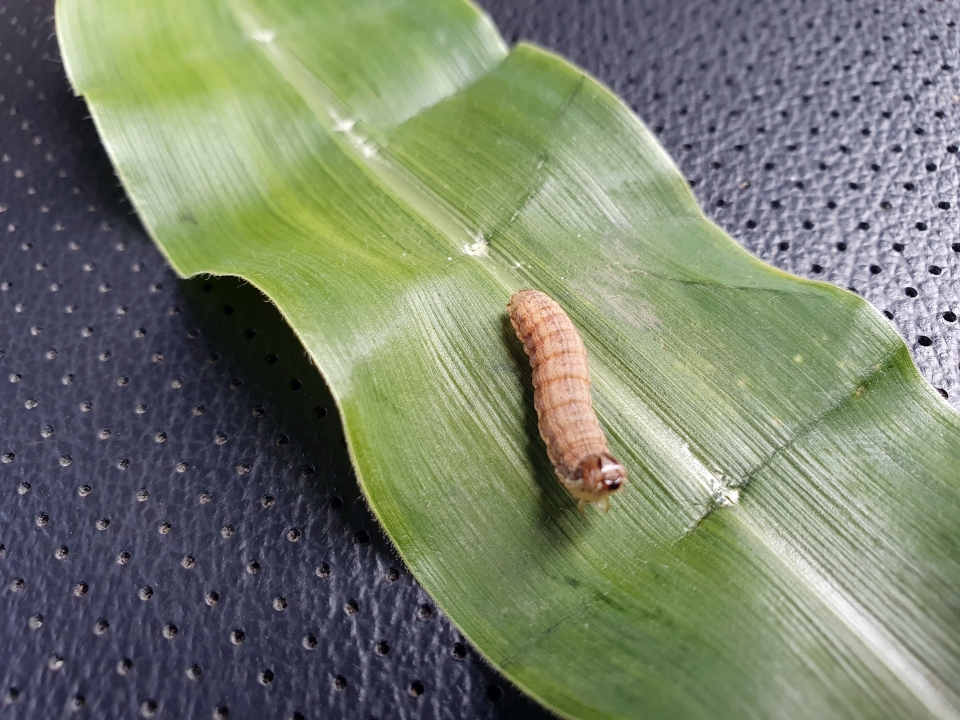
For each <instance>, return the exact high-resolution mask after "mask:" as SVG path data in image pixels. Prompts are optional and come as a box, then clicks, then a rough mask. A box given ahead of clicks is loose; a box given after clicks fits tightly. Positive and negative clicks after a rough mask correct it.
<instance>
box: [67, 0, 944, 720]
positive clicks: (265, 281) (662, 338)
mask: <svg viewBox="0 0 960 720" xmlns="http://www.w3.org/2000/svg"><path fill="white" fill-rule="evenodd" d="M57 29H58V34H59V38H60V42H61V44H62V50H63V57H64V60H65V63H66V68H67V71H68V73H69V75H70V78H71V80H72V82H73V84H74V87H75V88H76V90H77V92H78V93H81V94H83V95H84V96H85V97H86V99H87V102H88V104H89V106H90V110H91V112H92V114H93V116H94V118H95V120H96V123H97V125H98V127H99V129H100V132H101V135H102V138H103V141H104V143H105V145H106V147H107V149H108V151H109V153H110V155H111V158H112V159H113V162H114V164H115V167H116V169H117V171H118V173H119V174H120V176H121V178H122V180H123V182H124V184H125V187H126V189H127V191H128V193H129V195H130V197H131V199H132V201H133V202H134V203H135V205H136V207H137V209H138V211H139V213H140V217H141V218H142V220H143V222H144V224H145V226H146V227H147V229H148V231H149V232H150V234H151V235H152V236H153V238H154V239H155V240H156V242H157V244H158V245H159V247H160V248H161V249H162V251H163V252H164V253H165V254H166V256H167V258H168V259H169V261H170V263H171V264H172V265H173V267H174V268H175V269H176V270H177V272H179V273H180V274H181V275H183V276H190V275H195V274H198V273H213V274H225V275H236V276H240V277H242V278H245V279H246V280H248V281H250V282H251V283H253V284H254V285H256V287H258V288H260V289H261V290H262V291H263V292H264V293H265V294H266V295H268V296H269V297H270V298H271V299H272V300H273V302H275V303H276V305H277V306H278V307H279V308H280V310H281V311H282V313H283V315H284V316H285V318H286V319H287V321H288V322H289V323H290V325H291V326H292V327H293V328H294V330H295V331H296V333H297V334H298V336H299V337H300V339H301V340H302V342H303V344H304V346H305V347H306V349H307V350H308V351H309V353H310V355H311V356H312V357H313V359H314V360H315V362H316V364H317V366H318V367H319V368H320V370H321V372H322V373H323V375H324V377H325V378H326V380H327V382H328V383H329V386H330V388H331V390H332V392H333V393H334V395H335V397H336V399H337V402H338V404H339V408H340V412H341V415H342V419H343V423H344V427H345V430H346V435H347V438H348V441H349V447H350V453H351V457H352V459H353V462H354V465H355V468H356V471H357V476H358V478H359V480H360V483H361V485H362V487H363V490H364V492H365V494H366V497H367V499H368V500H369V503H370V505H371V507H372V508H373V510H374V512H375V513H376V515H377V517H378V518H379V520H380V521H381V522H382V523H383V526H384V527H385V528H386V530H387V532H388V533H389V535H390V537H391V538H392V539H393V541H394V542H395V543H396V546H397V548H398V549H399V551H400V553H401V554H402V555H403V557H404V559H405V561H406V562H407V563H408V565H409V567H410V568H411V570H412V571H413V572H414V573H415V575H416V577H417V578H418V579H419V580H420V582H421V583H422V584H423V586H424V587H425V588H426V589H427V591H428V592H430V593H431V594H432V596H433V597H434V598H435V599H436V601H437V602H438V604H439V605H440V606H441V607H442V608H443V609H444V610H445V611H446V613H447V614H448V615H449V616H450V617H451V618H452V619H453V621H454V622H455V623H456V624H457V625H458V626H459V627H460V628H461V629H462V630H463V632H464V633H465V634H466V636H467V637H469V639H470V640H471V641H472V642H473V643H474V644H475V645H476V646H477V647H478V648H479V650H480V651H481V652H482V653H483V654H484V655H485V656H486V657H487V658H488V659H489V660H490V661H491V662H492V663H493V664H494V665H496V666H497V667H498V668H499V669H500V670H501V671H502V672H503V673H504V674H506V675H507V676H508V677H509V678H510V679H511V680H513V681H514V682H515V683H517V684H518V685H519V686H520V687H522V688H523V689H525V690H526V691H527V692H529V693H530V694H532V695H533V696H535V697H536V698H538V699H539V700H540V701H541V702H543V703H545V704H546V705H548V706H549V707H551V708H553V709H555V710H556V711H558V712H560V713H562V714H564V715H568V716H576V717H584V718H612V717H642V718H671V719H672V718H678V717H682V718H818V719H820V718H866V717H869V718H893V717H909V718H960V492H958V490H960V422H958V416H957V414H956V413H955V412H954V411H953V410H952V409H951V408H950V407H949V406H947V405H946V404H945V403H944V402H942V401H941V399H940V398H939V396H938V395H937V394H936V392H935V391H933V389H932V388H931V387H929V386H928V385H927V384H926V383H925V382H924V381H923V380H922V379H921V378H920V377H919V375H918V373H917V371H916V369H915V367H914V366H913V364H912V362H911V359H910V356H909V354H908V351H907V348H906V347H905V345H904V344H903V342H902V341H901V339H900V338H899V337H898V336H897V335H896V334H895V333H894V332H893V331H892V330H891V328H890V327H889V325H888V324H887V323H886V322H885V321H884V320H883V318H882V317H881V316H880V315H879V314H878V313H877V312H876V311H875V310H874V309H872V308H871V307H870V306H868V305H867V304H866V303H864V302H863V301H862V300H860V299H859V298H857V297H855V296H854V295H852V294H849V293H847V292H845V291H843V290H839V289H837V288H834V287H831V286H828V285H825V284H820V283H813V282H808V281H804V280H801V279H798V278H795V277H791V276H789V275H786V274H784V273H782V272H779V271H777V270H775V269H772V268H770V267H768V266H766V265H764V264H762V263H761V262H759V261H757V260H756V259H754V258H753V257H751V256H750V255H748V254H747V253H746V252H744V251H743V250H742V249H740V248H739V247H738V246H737V245H736V244H735V243H734V242H733V241H732V240H731V239H730V238H729V237H728V236H727V235H725V234H724V233H723V232H722V231H721V230H720V229H719V228H717V227H716V226H715V225H713V224H712V223H711V222H709V221H708V220H706V219H705V218H704V216H703V214H702V213H701V212H700V210H699V209H698V207H697V206H696V203H695V201H694V199H693V197H692V196H691V194H690V192H689V190H688V189H687V186H686V184H685V182H684V180H683V178H682V177H681V176H680V174H679V172H678V171H677V169H676V168H675V167H674V165H673V164H672V162H671V160H670V159H669V158H668V157H667V155H666V154H665V153H664V151H663V150H662V149H661V148H660V147H659V146H658V144H657V142H656V141H655V139H654V138H653V137H652V136H651V134H650V133H649V132H648V130H647V129H646V128H645V127H644V126H643V124H642V123H641V122H640V121H639V120H638V119H637V118H636V117H635V116H634V115H633V114H632V113H631V112H630V111H629V110H628V109H627V108H626V107H625V106H624V105H623V104H621V103H620V102H619V101H618V100H617V98H615V97H614V96H613V95H612V94H611V93H610V92H609V91H608V90H607V89H605V88H604V87H602V86H601V85H600V84H599V83H598V82H597V81H595V80H594V79H592V78H590V77H588V76H586V75H585V74H584V72H583V71H581V70H579V69H578V68H576V67H574V66H573V65H571V64H569V63H567V62H565V61H564V60H562V59H561V58H558V57H556V56H554V55H552V54H550V53H548V52H546V51H544V50H542V49H539V48H537V47H534V46H531V45H527V44H520V45H518V46H517V47H515V48H513V49H512V50H508V48H507V47H506V46H505V44H504V43H503V41H502V39H501V38H500V36H499V34H498V33H497V31H496V29H495V28H494V27H493V26H492V25H491V23H490V21H489V20H488V19H487V17H485V16H484V15H483V14H482V13H481V12H480V11H478V10H477V8H475V7H474V6H472V5H470V4H467V3H466V2H462V1H461V0H353V1H352V2H343V1H341V0H205V1H204V2H196V1H195V0H152V1H151V2H142V1H141V0H59V2H58V7H57ZM521 287H535V288H538V289H541V290H544V291H546V292H547V293H549V294H550V295H551V296H553V297H554V298H555V299H557V301H558V302H560V303H561V305H562V306H563V307H564V308H565V309H566V311H567V312H568V313H569V314H570V316H571V317H572V318H573V320H574V322H575V323H576V324H577V326H578V327H579V328H580V330H581V332H582V334H583V336H584V341H585V343H586V346H587V350H588V353H589V357H590V361H591V367H592V372H593V376H594V402H595V404H596V407H597V411H598V414H599V417H600V420H601V423H602V425H603V427H604V428H605V430H606V433H607V436H608V439H609V440H610V444H611V448H612V450H613V452H614V454H615V455H617V457H619V458H620V460H621V461H622V462H623V463H624V464H625V465H626V466H627V467H628V469H629V472H630V479H629V488H628V491H627V492H626V493H625V494H623V495H618V496H617V497H616V498H615V499H614V502H613V506H614V507H613V509H612V510H611V511H610V513H609V514H607V515H602V514H600V513H598V512H595V511H594V509H592V508H591V509H590V511H589V512H588V513H587V514H586V515H585V516H581V515H579V514H578V513H577V512H576V503H575V501H573V500H572V499H571V498H570V497H569V496H568V495H567V494H566V492H565V491H564V490H563V489H562V488H561V487H560V486H559V485H558V483H557V481H556V479H555V477H554V473H553V470H552V468H551V466H550V464H549V462H548V460H547V458H546V454H545V450H544V447H543V444H542V441H541V440H540V438H539V435H538V432H537V427H536V416H535V414H534V410H533V405H532V389H531V387H530V370H529V367H528V366H527V362H526V358H525V356H524V355H523V351H522V349H521V347H520V345H519V343H518V341H517V340H516V337H515V336H514V334H513V331H512V329H510V327H509V324H508V323H507V322H506V320H505V304H506V301H507V299H508V297H509V296H510V294H511V292H513V291H514V290H516V289H519V288H521Z"/></svg>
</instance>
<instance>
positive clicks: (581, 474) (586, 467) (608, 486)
mask: <svg viewBox="0 0 960 720" xmlns="http://www.w3.org/2000/svg"><path fill="white" fill-rule="evenodd" d="M576 475H577V479H578V480H580V481H581V482H580V487H579V493H577V498H578V499H579V500H580V509H581V511H582V510H583V507H584V505H587V504H589V503H596V504H597V507H599V508H600V509H601V510H604V511H605V510H606V509H607V508H608V507H609V506H610V503H609V497H610V496H611V495H613V494H614V493H615V492H618V491H619V490H620V488H622V487H623V484H624V483H625V482H626V481H627V469H626V468H625V467H624V466H623V465H621V464H620V461H619V460H617V459H616V458H615V457H613V455H611V454H610V453H608V452H602V453H593V454H591V455H587V456H586V457H585V458H584V459H583V460H581V461H580V465H579V466H578V467H577V471H576Z"/></svg>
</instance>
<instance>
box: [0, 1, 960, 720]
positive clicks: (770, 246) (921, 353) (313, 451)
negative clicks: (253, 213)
mask: <svg viewBox="0 0 960 720" xmlns="http://www.w3.org/2000/svg"><path fill="white" fill-rule="evenodd" d="M485 5H486V7H487V8H488V9H489V11H490V12H491V14H492V15H493V17H494V19H495V21H496V22H497V24H498V25H499V27H500V28H501V30H502V32H503V34H504V36H505V37H506V38H507V39H508V40H511V41H515V40H517V39H519V38H527V39H532V40H534V41H536V42H539V43H541V44H543V45H546V46H548V47H550V48H553V49H555V50H557V51H558V52H560V53H562V54H564V55H566V56H567V57H569V58H571V59H572V60H573V61H574V62H577V63H579V64H581V65H583V66H584V67H586V68H587V69H588V70H590V71H591V72H592V73H594V74H595V75H597V76H598V77H600V78H601V79H602V80H603V81H605V82H606V83H608V84H609V85H611V86H612V87H613V88H614V90H615V91H616V92H617V93H619V94H620V95H622V96H623V97H624V98H625V99H626V101H627V102H628V103H630V104H632V105H633V106H634V107H635V109H637V111H638V112H639V114H640V115H641V116H642V117H643V118H644V119H645V120H646V121H647V122H648V124H650V125H651V126H652V127H654V128H655V129H656V130H657V132H658V133H659V136H660V138H661V141H662V142H663V143H664V145H665V146H666V147H667V149H668V150H669V151H670V152H671V154H672V155H673V156H674V158H676V159H677V161H678V164H679V165H680V168H681V169H682V170H683V172H684V173H685V174H686V176H687V177H689V178H690V179H691V181H692V182H694V183H695V187H694V189H695V192H696V193H697V194H698V197H699V198H700V200H701V203H702V204H703V206H704V208H705V209H706V210H707V212H708V214H709V215H710V216H711V217H713V218H714V219H715V220H716V221H717V222H718V223H719V224H720V225H721V226H723V227H724V228H725V229H727V230H728V231H729V232H730V233H731V234H733V235H734V236H735V237H736V238H738V240H740V242H742V243H744V244H745V245H746V246H747V247H748V248H749V249H750V250H752V251H754V252H756V253H757V254H759V255H760V256H761V257H763V258H764V259H765V260H768V261H769V262H772V263H773V264H775V265H777V266H779V267H782V268H784V269H786V270H790V271H793V272H797V273H799V274H801V275H806V276H808V277H815V278H818V279H824V280H828V281H831V282H835V283H837V284H839V285H841V286H845V287H847V286H852V287H855V288H856V289H857V291H858V292H860V293H861V294H863V295H864V297H866V298H867V299H868V300H870V301H871V302H872V303H873V304H874V305H876V306H877V307H878V308H880V309H881V310H886V311H888V312H890V313H892V314H893V323H894V325H895V326H896V327H897V329H898V330H899V331H900V332H901V333H902V334H903V336H904V337H905V338H906V339H907V342H908V344H909V345H910V346H911V347H912V348H913V350H914V355H915V357H916V358H917V361H918V363H919V365H920V367H921V369H922V371H923V373H924V374H925V376H926V377H927V378H929V379H930V380H931V381H932V382H933V383H934V385H936V386H937V387H940V388H942V389H943V391H944V392H945V393H949V394H950V395H951V397H950V401H951V402H955V401H956V399H957V398H958V397H960V371H958V361H960V357H958V356H960V352H958V347H957V342H956V338H957V335H956V332H957V330H956V316H955V315H954V314H953V313H955V312H957V304H958V299H957V288H958V286H957V281H956V279H955V274H956V273H957V269H958V266H960V263H958V260H960V257H958V255H960V234H958V225H960V223H958V213H957V204H958V200H960V198H958V186H960V157H958V154H957V145H958V144H960V120H958V114H960V71H958V70H957V68H958V66H960V33H958V31H957V29H956V24H955V23H956V22H957V21H960V4H958V3H957V2H949V3H948V2H937V1H935V0H927V1H925V2H921V3H918V4H910V5H903V4H902V3H899V2H886V3H868V2H864V1H863V0H858V1H857V2H830V1H829V0H823V1H822V2H788V1H786V0H783V1H781V2H768V1H766V0H763V1H759V2H749V3H748V2H742V3H736V2H733V1H732V0H731V1H730V2H723V3H721V2H704V1H694V0H674V1H673V2H670V3H662V2H659V1H658V0H648V1H647V2H620V1H614V0H604V1H602V2H593V1H591V2H583V3H579V4H578V3H576V2H560V1H559V0H558V1H557V2H541V3H526V2H525V3H522V4H521V3H516V2H507V1H504V2H487V3H485ZM51 16H52V4H51V3H50V2H48V1H47V2H42V3H40V2H30V1H28V0H0V160H2V162H0V211H2V212H0V234H2V236H3V241H4V244H3V254H2V256H0V283H2V284H0V348H2V351H3V352H2V355H0V460H2V461H3V463H2V464H0V543H2V545H0V547H2V550H0V583H2V585H0V588H2V589H0V649H2V651H3V652H2V653H0V691H2V692H3V693H5V694H4V695H3V696H2V697H0V717H20V718H51V717H60V716H68V715H72V714H73V713H74V712H76V715H77V716H79V717H84V716H86V717H98V718H101V717H102V718H113V717H136V716H137V715H138V713H140V714H142V715H144V716H151V715H154V716H156V717H170V718H187V717H190V718H193V717H196V718H209V717H215V716H216V713H217V712H218V711H217V708H221V707H222V708H228V709H229V717H231V718H248V717H264V718H290V717H298V716H297V715H296V713H300V714H301V715H302V717H304V718H320V717H351V718H367V717H371V716H374V717H379V718H382V719H383V718H395V717H437V718H447V717H463V718H483V717H491V718H492V717H546V713H545V712H544V711H541V710H539V709H538V708H536V707H535V706H534V705H533V704H532V703H530V702H529V701H527V700H525V699H524V698H522V697H520V696H519V695H518V694H517V693H516V691H515V690H513V689H511V688H510V687H509V685H508V684H507V683H506V682H504V681H503V680H501V679H499V678H498V677H497V676H496V674H495V673H493V672H492V671H491V670H490V669H488V668H486V667H485V666H484V665H483V663H482V662H481V661H480V660H478V659H477V657H476V655H475V653H473V652H472V651H469V650H467V649H466V648H465V647H464V645H463V644H462V638H460V637H459V635H458V633H457V631H456V630H455V628H453V627H452V626H451V624H450V623H449V621H447V620H446V619H445V618H444V617H443V616H442V615H440V614H439V613H438V612H436V611H435V610H433V608H432V605H431V604H430V601H429V598H428V597H427V596H426V595H425V593H424V592H423V591H422V590H421V589H420V588H419V586H418V585H417V584H416V583H415V582H414V581H413V580H412V578H411V577H410V576H409V573H407V572H406V571H405V570H404V568H403V567H402V564H401V563H399V561H398V560H397V559H396V556H395V554H394V553H393V551H392V550H391V548H390V546H389V543H388V542H387V541H386V539H385V538H384V536H383V535H382V533H381V531H380V530H379V528H378V527H377V526H376V524H375V522H374V520H373V519H372V517H371V516H370V513H369V512H368V510H367V509H366V507H365V505H364V503H363V500H362V499H361V498H360V497H359V492H358V489H357V485H356V482H355V480H354V479H353V477H352V475H351V472H350V469H349V463H348V460H347V457H346V452H345V450H344V449H343V447H342V444H341V439H342V435H341V431H340V427H339V421H338V418H337V417H336V413H335V411H334V410H333V404H332V402H331V400H330V397H329V395H328V393H327V391H326V390H325V388H324V387H323V384H322V382H321V381H320V379H319V376H318V373H317V372H316V371H315V370H314V369H313V368H311V367H310V366H309V364H308V362H307V361H306V360H305V358H304V355H303V352H302V350H301V349H300V347H299V346H298V345H297V343H296V340H295V339H294V337H293V336H292V333H291V332H290V331H289V330H288V329H287V328H286V327H285V326H284V325H283V324H282V322H281V321H280V320H279V316H278V315H277V314H276V312H275V311H273V309H272V308H271V307H270V306H269V305H267V304H266V303H265V302H264V301H263V299H262V297H260V296H259V295H258V294H257V293H256V292H255V291H253V290H252V289H250V288H249V287H242V286H240V285H239V284H238V283H237V282H236V281H234V280H230V279H194V280H189V281H179V280H177V279H176V278H175V277H174V276H173V274H172V273H171V272H170V270H168V269H167V268H166V267H165V265H164V262H163V260H162V258H161V256H160V254H159V253H158V252H157V251H156V249H155V248H154V247H153V246H152V245H151V243H150V242H149V240H148V239H147V237H146V235H145V234H144V232H143V230H142V228H141V227H140V225H139V224H138V222H137V220H136V218H135V216H134V215H133V214H132V211H131V209H130V206H129V204H128V203H127V202H126V201H125V199H124V196H123V192H122V190H121V189H119V188H118V185H117V181H116V179H115V177H114V176H113V174H112V172H111V169H110V166H109V163H108V161H107V159H106V157H105V154H104V152H103V150H102V149H101V146H100V144H99V141H98V139H97V136H96V133H95V131H94V129H93V126H92V123H90V121H89V120H88V119H87V118H86V109H85V107H84V105H83V102H82V101H81V100H77V99H74V98H72V96H71V94H70V91H69V87H68V85H67V82H66V79H65V78H64V75H63V70H62V66H61V65H60V62H59V54H58V51H57V46H56V39H55V38H54V36H53V25H52V22H51ZM841 244H842V245H841ZM324 409H327V410H328V412H325V411H324ZM318 570H319V572H318ZM211 592H213V593H216V602H213V598H214V596H213V595H211ZM241 638H242V642H239V643H238V641H239V640H240V639H241ZM384 651H386V652H385V653H384ZM224 716H225V715H224Z"/></svg>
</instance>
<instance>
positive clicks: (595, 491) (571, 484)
mask: <svg viewBox="0 0 960 720" xmlns="http://www.w3.org/2000/svg"><path fill="white" fill-rule="evenodd" d="M507 312H508V313H509V314H510V322H511V323H512V325H513V329H514V330H516V332H517V337H518V338H520V341H521V342H522V343H523V347H524V349H525V350H526V352H527V355H528V356H529V358H530V366H531V367H532V368H533V404H534V407H535V408H536V410H537V419H538V422H539V426H540V436H541V437H542V438H543V441H544V443H545V444H546V446H547V456H548V457H549V458H550V462H551V463H553V467H554V470H556V473H557V478H558V479H559V480H560V484H561V485H563V486H564V487H565V488H566V489H567V491H568V492H569V493H570V494H571V495H572V496H573V497H574V498H575V499H576V500H579V504H578V505H577V509H578V510H579V511H580V512H581V514H582V513H583V512H584V508H585V507H586V506H587V505H589V504H590V503H595V504H596V505H597V507H598V508H600V509H601V510H603V511H604V512H606V511H607V510H608V509H609V507H610V499H609V498H610V496H611V495H612V494H613V493H615V492H617V491H618V490H620V488H621V487H622V486H623V484H624V483H625V482H626V479H627V471H626V468H624V467H623V465H622V464H620V462H619V461H618V460H617V459H616V458H615V457H613V455H611V454H610V451H609V449H608V448H607V439H606V438H605V437H604V435H603V430H601V429H600V423H599V422H598V421H597V415H596V413H595V412H594V411H593V402H592V400H591V399H590V368H589V366H588V365H587V350H586V348H585V347H584V345H583V340H582V339H581V338H580V334H579V333H578V332H577V329H576V327H574V325H573V322H572V321H571V320H570V318H569V317H568V316H567V314H566V313H565V312H564V311H563V309H562V308H561V307H560V306H559V305H558V304H557V303H556V302H555V301H554V300H553V299H552V298H550V296H549V295H547V294H545V293H542V292H540V291H538V290H520V291H519V292H516V293H514V294H513V296H512V297H511V298H510V302H509V303H508V304H507Z"/></svg>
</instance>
